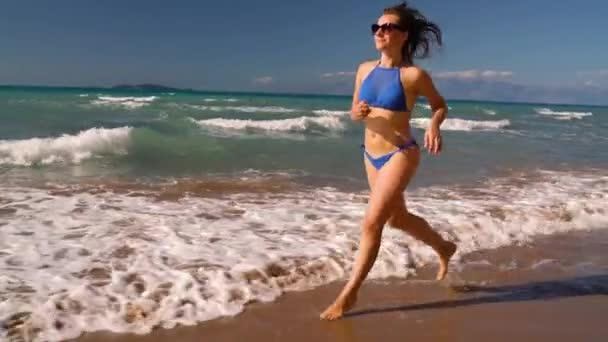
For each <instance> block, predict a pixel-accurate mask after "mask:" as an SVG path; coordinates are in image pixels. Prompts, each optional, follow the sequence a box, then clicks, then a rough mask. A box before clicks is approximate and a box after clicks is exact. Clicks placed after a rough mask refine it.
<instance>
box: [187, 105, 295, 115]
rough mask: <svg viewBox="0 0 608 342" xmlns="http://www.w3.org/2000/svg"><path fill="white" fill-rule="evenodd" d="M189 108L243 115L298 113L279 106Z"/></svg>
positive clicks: (191, 106) (192, 106)
mask: <svg viewBox="0 0 608 342" xmlns="http://www.w3.org/2000/svg"><path fill="white" fill-rule="evenodd" d="M188 107H190V108H194V109H200V110H208V111H212V112H227V111H233V112H243V113H293V112H296V111H298V110H297V109H294V108H285V107H280V106H202V105H188Z"/></svg>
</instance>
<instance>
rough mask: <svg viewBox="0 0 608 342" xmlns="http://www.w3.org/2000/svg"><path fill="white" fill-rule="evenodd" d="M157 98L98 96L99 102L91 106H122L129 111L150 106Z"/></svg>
mask: <svg viewBox="0 0 608 342" xmlns="http://www.w3.org/2000/svg"><path fill="white" fill-rule="evenodd" d="M157 98H158V97H157V96H144V97H135V96H126V97H116V96H98V97H97V100H93V101H91V104H92V105H96V106H120V107H125V108H128V109H137V108H141V107H144V106H147V105H149V104H150V103H152V102H153V101H154V100H156V99H157Z"/></svg>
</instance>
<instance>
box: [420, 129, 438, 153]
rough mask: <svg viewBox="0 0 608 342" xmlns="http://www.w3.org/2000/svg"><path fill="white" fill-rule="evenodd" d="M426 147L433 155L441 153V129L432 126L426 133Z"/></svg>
mask: <svg viewBox="0 0 608 342" xmlns="http://www.w3.org/2000/svg"><path fill="white" fill-rule="evenodd" d="M424 147H425V148H426V149H428V150H429V153H431V154H435V155H437V154H439V152H441V147H442V142H441V132H440V131H439V127H435V126H433V125H432V126H430V127H429V128H428V129H427V130H426V133H424Z"/></svg>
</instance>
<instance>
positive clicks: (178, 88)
mask: <svg viewBox="0 0 608 342" xmlns="http://www.w3.org/2000/svg"><path fill="white" fill-rule="evenodd" d="M142 85H148V86H160V87H166V88H170V89H169V90H166V91H162V90H158V91H153V90H145V89H121V88H120V87H129V86H130V87H136V86H142ZM7 87H12V88H19V87H20V88H60V89H102V90H109V91H115V92H121V91H122V92H125V91H127V92H128V91H130V92H157V93H164V92H171V91H177V92H194V93H208V94H226V93H230V94H242V95H266V96H302V97H306V96H334V97H346V98H350V97H352V95H349V94H332V93H298V92H294V93H290V92H268V91H245V90H219V89H218V90H209V89H195V88H180V87H174V86H166V85H163V84H156V83H136V84H127V83H122V84H116V85H112V86H74V85H63V86H62V85H43V84H38V85H35V84H0V88H7ZM422 100H423V102H427V101H426V98H424V97H422ZM449 101H463V102H464V101H469V102H491V103H503V104H504V103H510V104H528V105H558V106H585V107H608V103H607V104H584V103H564V102H561V103H560V102H527V101H521V102H520V101H504V100H493V99H485V100H481V99H466V98H448V97H446V102H449Z"/></svg>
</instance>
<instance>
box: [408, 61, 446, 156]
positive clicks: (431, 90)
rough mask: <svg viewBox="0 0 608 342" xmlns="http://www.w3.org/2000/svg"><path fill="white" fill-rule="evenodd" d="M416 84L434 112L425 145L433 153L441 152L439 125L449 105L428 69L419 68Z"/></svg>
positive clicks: (425, 137)
mask: <svg viewBox="0 0 608 342" xmlns="http://www.w3.org/2000/svg"><path fill="white" fill-rule="evenodd" d="M414 84H415V88H416V92H417V93H418V95H420V96H424V97H426V99H427V101H428V102H429V105H430V106H431V111H432V112H433V116H432V117H431V122H430V124H429V127H427V131H426V133H425V134H424V146H425V147H426V148H427V149H428V150H429V152H431V153H432V154H439V152H440V151H441V148H442V142H441V133H440V131H439V127H440V126H441V123H443V121H444V120H445V118H446V116H447V114H448V106H447V105H446V103H445V99H444V98H443V96H441V94H439V91H438V90H437V88H435V85H434V84H433V80H432V79H431V76H430V75H429V74H428V73H427V72H426V71H424V70H422V69H418V72H417V77H416V81H415V83H414Z"/></svg>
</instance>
